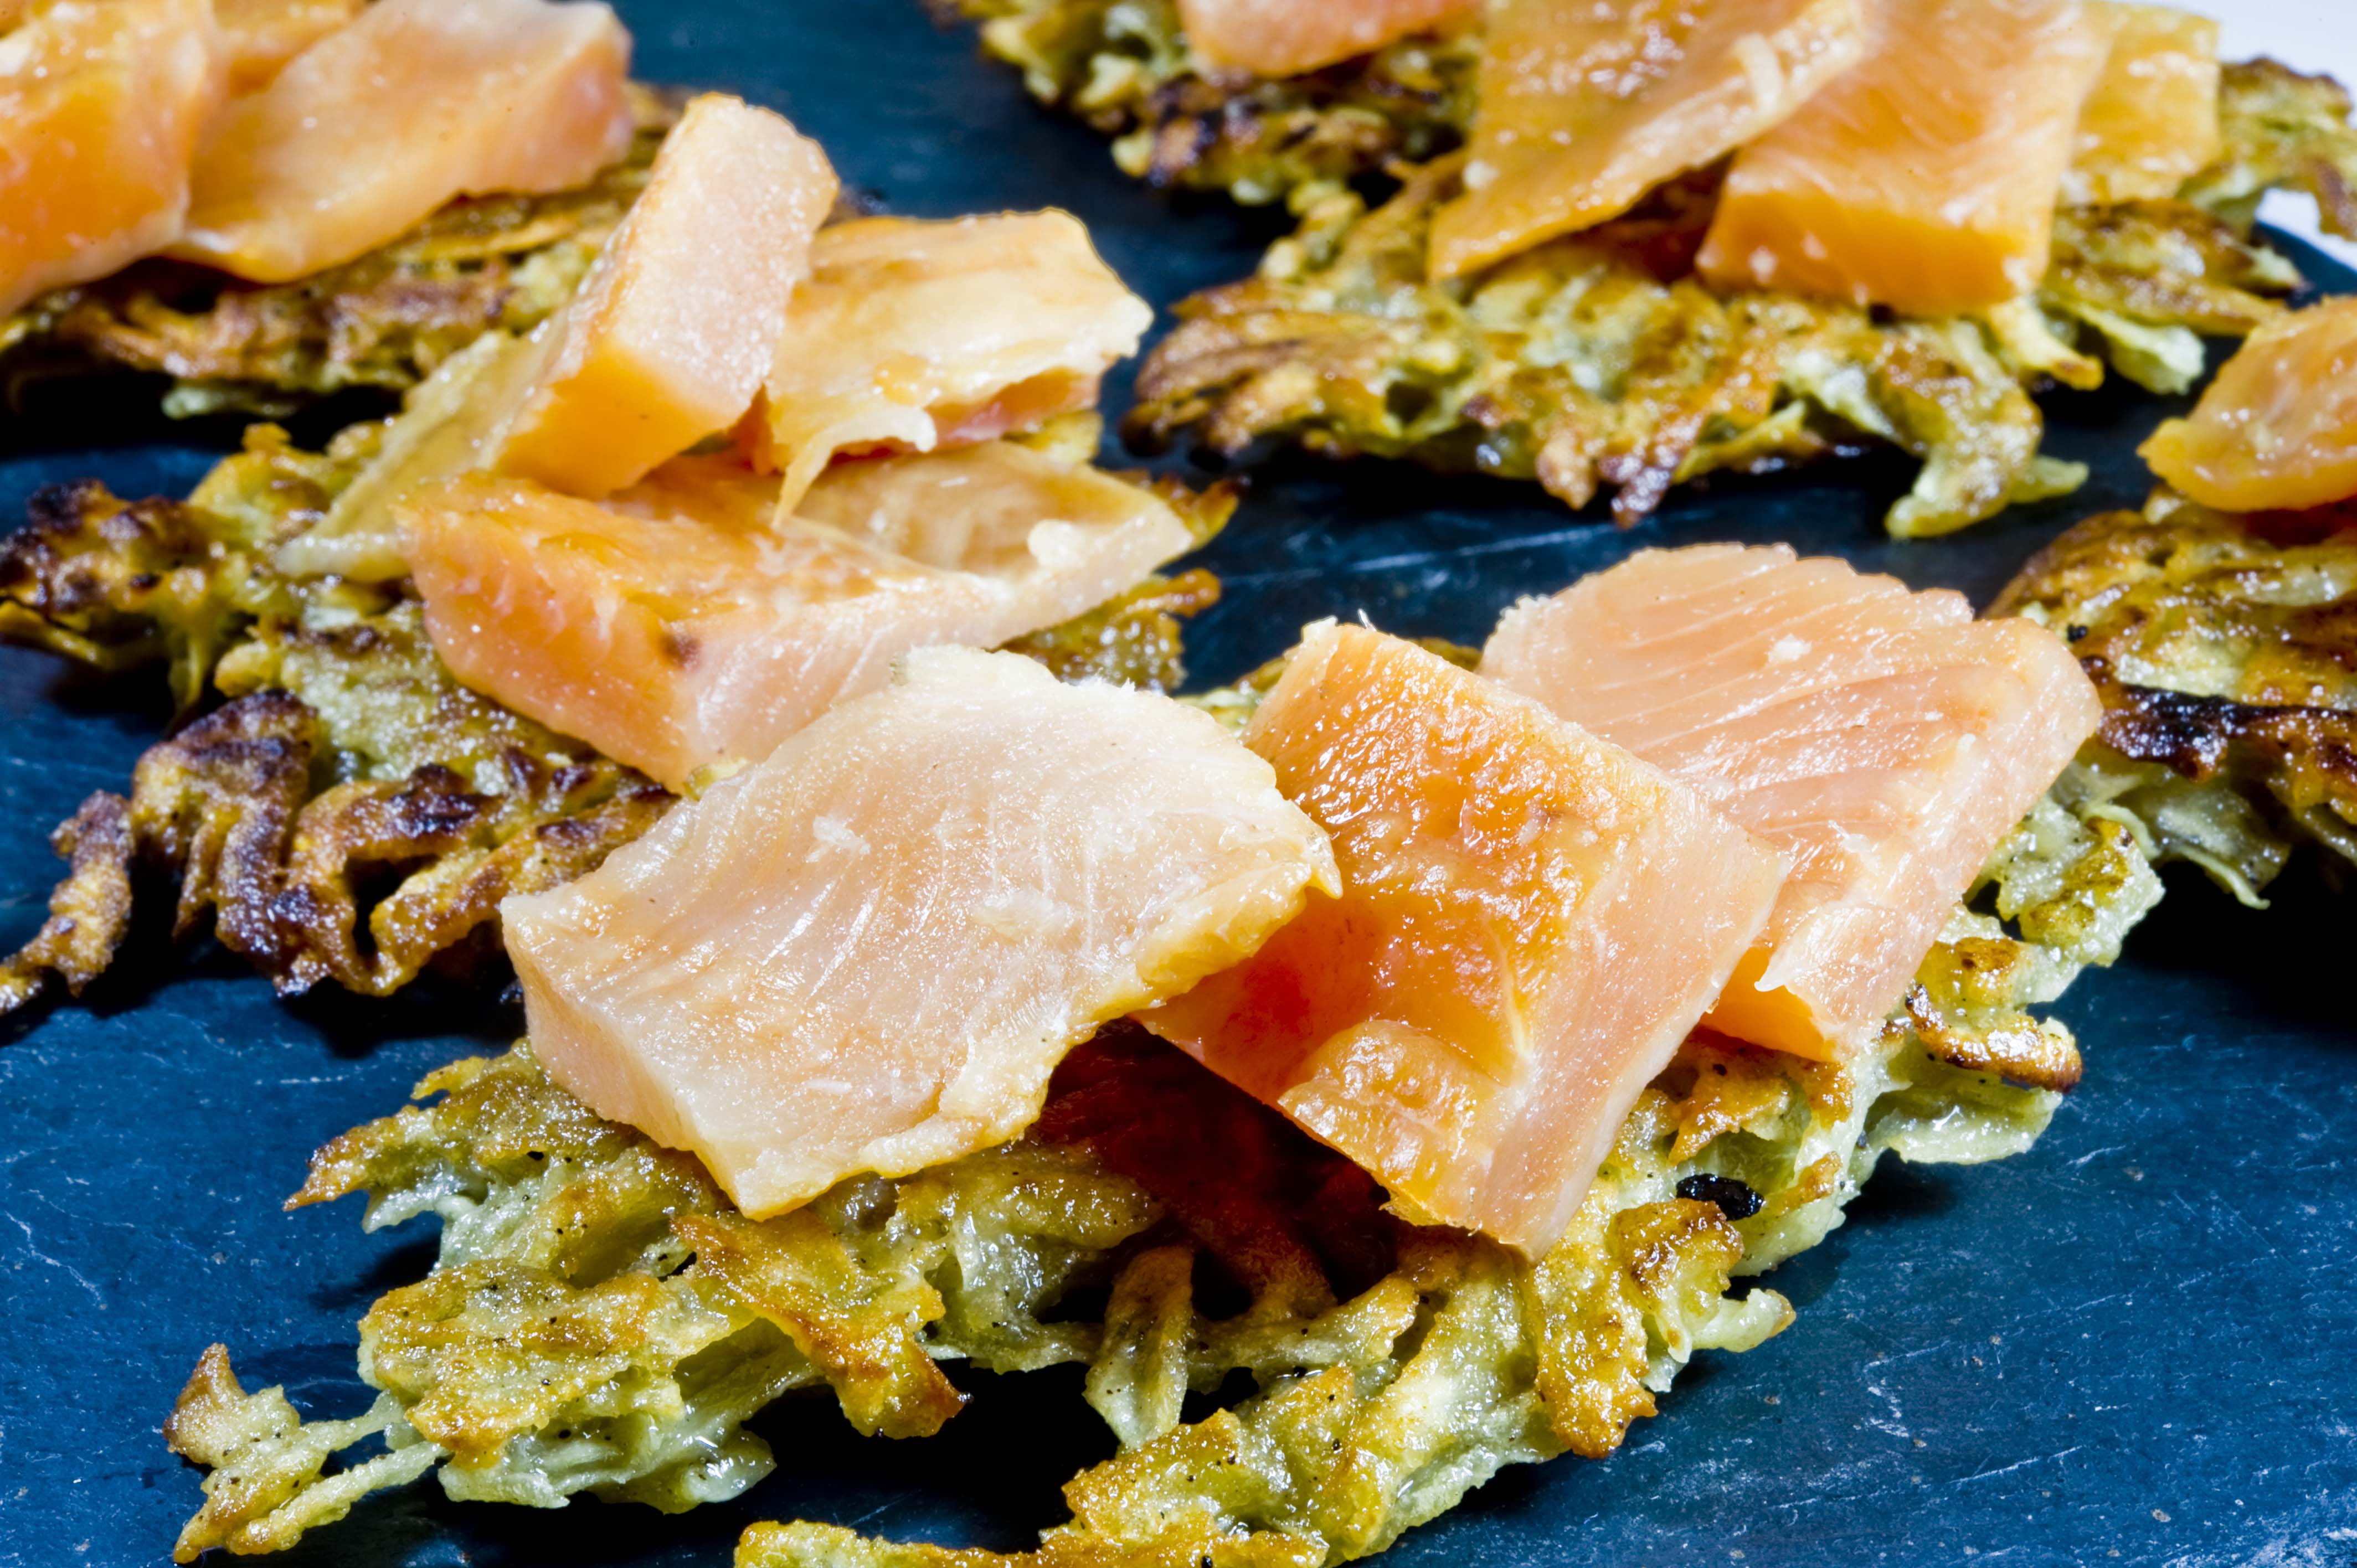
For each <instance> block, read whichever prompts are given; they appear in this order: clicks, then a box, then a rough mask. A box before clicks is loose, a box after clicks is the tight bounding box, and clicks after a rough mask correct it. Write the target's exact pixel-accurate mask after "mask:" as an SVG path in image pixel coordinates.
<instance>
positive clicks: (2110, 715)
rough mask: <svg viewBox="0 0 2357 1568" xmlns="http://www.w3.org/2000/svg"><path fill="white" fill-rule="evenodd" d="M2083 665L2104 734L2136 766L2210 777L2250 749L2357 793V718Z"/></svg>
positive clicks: (2099, 664)
mask: <svg viewBox="0 0 2357 1568" xmlns="http://www.w3.org/2000/svg"><path fill="white" fill-rule="evenodd" d="M2081 662H2082V663H2083V665H2085V666H2086V668H2087V673H2088V675H2089V677H2090V678H2091V679H2093V681H2094V682H2095V683H2096V686H2097V687H2098V689H2099V690H2101V691H2102V692H2103V693H2104V697H2105V699H2106V700H2105V703H2104V718H2103V724H2102V726H2101V728H2100V729H2099V730H2098V731H2097V734H2098V736H2100V737H2101V738H2102V740H2103V742H2104V745H2106V746H2110V747H2111V748H2112V749H2113V750H2114V751H2116V752H2118V753H2119V754H2120V755H2121V756H2122V757H2127V758H2128V759H2129V760H2131V761H2134V762H2156V763H2159V764H2161V765H2162V766H2164V767H2166V768H2170V769H2171V770H2172V771H2174V772H2177V773H2179V774H2181V775H2183V776H2184V777H2185V778H2188V779H2210V778H2212V777H2214V776H2216V774H2217V773H2218V772H2219V771H2220V769H2221V768H2222V767H2223V766H2224V765H2225V762H2226V759H2227V756H2228V753H2229V752H2230V751H2231V750H2232V749H2233V747H2234V746H2248V747H2250V748H2251V749H2252V751H2253V752H2254V753H2255V755H2256V756H2258V757H2264V758H2265V759H2266V760H2267V761H2269V762H2271V763H2276V764H2279V765H2286V766H2298V767H2309V768H2317V769H2319V770H2321V771H2322V772H2323V773H2324V774H2326V775H2327V776H2329V777H2330V778H2332V779H2338V780H2340V781H2341V782H2342V783H2343V784H2345V785H2347V786H2349V787H2351V788H2357V713H2352V712H2350V711H2348V710H2345V709H2341V708H2325V707H2309V706H2306V705H2304V704H2288V703H2287V704H2284V705H2281V706H2260V705H2255V704H2252V703H2237V702H2233V701H2232V700H2230V699H2228V698H2225V697H2200V696H2191V695H2189V694H2187V693H2183V692H2170V691H2164V690H2162V689H2160V688H2158V687H2154V686H2136V685H2130V684H2127V683H2126V682H2119V681H2115V680H2113V679H2112V678H2111V671H2110V669H2109V667H2108V663H2107V661H2106V660H2102V659H2086V660H2081Z"/></svg>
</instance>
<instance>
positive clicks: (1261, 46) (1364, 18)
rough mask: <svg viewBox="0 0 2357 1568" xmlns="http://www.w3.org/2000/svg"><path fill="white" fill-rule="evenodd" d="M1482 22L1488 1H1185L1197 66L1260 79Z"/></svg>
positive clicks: (1182, 22)
mask: <svg viewBox="0 0 2357 1568" xmlns="http://www.w3.org/2000/svg"><path fill="white" fill-rule="evenodd" d="M1480 20H1481V0H1179V26H1180V27H1181V28H1183V29H1184V30H1185V32H1186V35H1187V45H1188V47H1189V48H1190V49H1192V50H1193V51H1194V53H1195V56H1196V58H1197V59H1200V60H1202V61H1203V62H1204V64H1206V65H1207V66H1209V67H1211V69H1212V70H1215V71H1218V70H1229V71H1247V72H1250V73H1251V74H1253V75H1254V76H1297V75H1299V74H1301V73H1302V72H1303V71H1309V70H1318V68H1319V67H1321V66H1329V65H1335V64H1339V63H1340V62H1341V61H1343V60H1346V59H1351V57H1352V56H1353V55H1362V54H1367V53H1370V52H1371V51H1372V50H1375V49H1379V48H1383V46H1384V45H1386V44H1392V43H1397V42H1398V41H1399V40H1400V39H1402V38H1408V37H1411V36H1412V35H1414V34H1416V33H1425V32H1435V33H1439V32H1452V31H1455V30H1457V29H1458V28H1461V27H1472V26H1475V25H1477V24H1478V23H1480Z"/></svg>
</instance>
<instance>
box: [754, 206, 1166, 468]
mask: <svg viewBox="0 0 2357 1568" xmlns="http://www.w3.org/2000/svg"><path fill="white" fill-rule="evenodd" d="M1153 320H1154V312H1153V311H1152V310H1151V309H1150V308H1149V307H1148V306H1146V302H1145V301H1144V300H1142V299H1139V298H1138V297H1137V296H1136V295H1134V294H1132V293H1130V292H1129V290H1128V289H1127V288H1125V286H1123V285H1122V281H1121V279H1120V278H1118V277H1116V276H1115V275H1114V272H1113V270H1112V269H1111V268H1110V267H1108V266H1106V265H1105V263H1103V260H1101V259H1100V258H1099V257H1098V255H1097V253H1096V249H1095V247H1094V246H1092V245H1091V244H1090V243H1089V234H1088V231H1087V230H1086V229H1085V228H1083V227H1082V224H1081V222H1080V220H1078V219H1076V218H1073V217H1072V216H1071V214H1069V213H1064V212H1030V213H1004V214H999V215H996V216H992V217H981V218H961V219H954V220H948V221H926V220H915V219H906V218H870V219H865V220H859V221H856V222H850V223H838V224H835V225H833V226H832V227H829V228H827V229H823V230H822V231H820V232H819V236H818V239H817V241H816V242H815V243H814V244H813V247H812V252H811V275H810V278H809V280H808V281H807V282H805V283H804V284H803V285H802V287H801V288H799V289H797V290H796V291H795V293H794V297H793V300H792V303H791V306H789V307H788V310H787V315H786V328H785V331H784V332H783V333H782V334H781V335H780V337H779V339H778V343H777V352H776V358H775V360H774V362H773V364H772V367H771V370H770V377H769V381H768V385H767V391H766V393H765V399H764V401H765V403H766V409H765V410H764V411H760V412H759V413H758V414H757V418H756V420H755V422H754V423H755V424H756V425H757V428H756V429H755V430H754V431H752V432H751V435H752V446H753V448H754V455H755V456H756V459H757V460H758V461H759V462H760V463H761V464H762V466H763V467H770V468H774V469H777V470H780V471H781V472H782V473H784V475H785V477H786V478H785V484H784V487H783V489H782V490H781V495H782V497H783V499H784V502H785V504H787V505H789V506H791V504H792V503H793V502H794V500H795V499H798V498H799V497H800V496H801V495H802V492H803V491H804V490H806V489H809V488H810V485H811V482H812V481H813V480H814V479H815V478H817V477H818V475H819V473H820V471H821V470H822V469H823V468H824V467H826V465H827V463H828V462H829V461H830V460H831V459H832V458H833V457H834V456H835V455H836V454H837V453H845V452H871V451H877V450H887V449H888V450H903V451H913V452H924V451H931V450H932V449H933V448H934V447H936V446H952V445H955V444H958V443H961V442H974V441H987V440H990V439H992V438H993V437H995V436H998V435H1006V434H1007V433H1008V432H1010V431H1015V430H1021V429H1026V428H1028V427H1030V426H1032V425H1035V424H1039V423H1040V422H1042V421H1044V420H1046V419H1048V418H1049V417H1050V416H1052V415H1054V414H1058V413H1067V412H1070V411H1071V410H1074V409H1082V408H1090V407H1093V406H1094V405H1095V403H1096V398H1097V383H1098V381H1099V380H1100V378H1102V377H1103V374H1104V372H1105V371H1106V370H1107V369H1109V368H1110V367H1111V366H1113V365H1114V363H1116V362H1117V361H1119V360H1124V359H1126V358H1127V357H1129V356H1130V355H1132V354H1135V352H1137V345H1138V340H1139V338H1142V337H1143V336H1144V335H1145V332H1146V328H1147V327H1148V326H1150V325H1152V323H1153Z"/></svg>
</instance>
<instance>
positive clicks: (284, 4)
mask: <svg viewBox="0 0 2357 1568" xmlns="http://www.w3.org/2000/svg"><path fill="white" fill-rule="evenodd" d="M367 3H368V0H213V16H214V18H215V19H216V20H218V21H219V22H220V23H221V53H222V63H223V66H224V68H225V70H227V72H228V77H229V90H230V91H231V92H232V93H238V94H244V93H248V92H255V91H260V90H261V89H263V88H265V87H267V86H269V85H270V83H271V82H272V81H273V80H274V79H275V78H276V77H277V75H278V73H279V72H280V71H282V70H285V69H286V63H287V62H288V61H289V60H291V59H294V58H295V57H296V55H299V54H301V53H302V52H303V51H304V50H305V49H307V48H310V47H311V46H312V45H313V44H316V43H317V42H318V41H319V40H320V39H321V38H326V37H327V36H328V34H329V33H332V32H334V31H335V30H336V29H337V28H339V27H342V26H343V25H344V24H345V23H347V22H349V21H350V20H351V19H352V18H353V17H355V16H359V15H360V14H361V8H362V7H363V6H364V5H367Z"/></svg>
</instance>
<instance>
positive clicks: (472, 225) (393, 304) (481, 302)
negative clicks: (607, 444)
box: [0, 88, 679, 414]
mask: <svg viewBox="0 0 2357 1568" xmlns="http://www.w3.org/2000/svg"><path fill="white" fill-rule="evenodd" d="M632 104H633V107H634V108H635V110H636V111H637V115H638V122H639V134H638V137H637V139H636V140H635V141H634V142H633V143H632V145H631V149H630V155H629V156H627V157H625V158H624V159H623V160H622V162H620V163H619V164H616V165H615V166H612V167H611V168H608V169H607V170H606V171H604V172H603V173H601V174H600V175H598V176H597V178H596V179H594V180H592V181H591V182H590V183H589V184H588V185H587V186H585V187H583V188H580V189H577V190H567V191H559V192H555V193H554V194H552V195H546V196H492V197H478V198H470V199H462V200H459V201H456V202H453V203H451V204H450V205H449V206H448V207H446V208H444V209H442V210H441V211H439V212H437V213H436V214H434V216H432V217H431V218H428V219H426V220H425V221H424V222H423V223H421V224H419V225H418V226H417V227H416V228H415V229H413V230H411V231H409V232H408V233H407V234H404V235H403V236H402V237H401V238H400V239H398V240H396V241H394V242H393V243H391V244H389V245H386V246H383V247H382V248H381V249H378V250H375V251H372V252H369V253H368V254H367V255H365V256H362V257H361V258H360V259H359V260H357V261H353V262H349V263H345V264H344V265H342V266H339V267H330V268H328V270H327V271H325V272H322V273H318V274H315V275H313V276H311V277H307V278H304V279H301V280H298V281H297V282H295V283H290V284H277V285H249V284H242V283H238V282H236V281H234V280H231V279H229V278H226V277H224V276H223V275H222V274H219V273H215V272H212V271H210V270H209V269H206V268H203V267H198V266H191V265H186V264H183V263H172V262H148V263H141V264H139V265H137V266H134V267H131V268H129V269H127V270H125V271H124V272H122V273H118V274H115V275H114V276H113V277H109V278H105V279H102V281H100V282H97V283H93V284H84V285H79V286H76V287H72V288H65V289H59V290H58V291H57V292H56V293H54V294H50V295H44V296H43V297H42V298H40V299H38V300H35V301H34V302H33V303H32V304H30V305H28V306H26V307H25V308H24V309H23V310H22V311H21V312H19V313H18V314H17V315H16V316H15V317H7V318H0V353H5V354H7V355H8V358H7V360H5V361H0V377H5V378H6V379H7V380H9V381H21V380H23V379H25V378H27V377H35V376H38V375H40V374H42V373H45V372H48V371H56V370H59V369H73V368H79V365H80V363H87V362H90V361H96V362H99V363H104V364H112V365H119V366H123V367H126V368H128V369H132V370H138V371H160V372H162V373H163V374H165V375H167V376H170V377H172V378H173V380H174V382H175V385H174V387H173V389H172V391H171V392H170V393H169V394H167V400H166V404H165V406H166V408H167V411H168V412H170V413H175V414H198V413H213V412H216V411H219V410H223V409H229V410H239V411H245V412H253V413H284V412H286V411H288V410H290V409H292V408H293V407H295V406H297V405H298V404H299V403H301V402H303V401H306V400H307V399H309V398H312V397H317V396H322V395H325V394H326V393H328V392H340V391H342V390H344V389H345V388H348V387H356V386H360V387H381V388H385V389H389V390H393V391H399V390H401V389H403V388H405V387H408V386H411V385H414V383H415V382H417V381H421V380H423V379H424V378H425V376H427V375H428V374H430V373H431V372H432V371H433V370H434V367H435V366H436V365H438V364H440V363H441V362H442V361H443V360H445V359H447V358H448V357H449V356H450V355H452V354H454V353H456V352H457V351H458V350H459V349H463V348H465V347H466V346H467V345H468V344H469V343H471V342H473V341H474V340H475V339H476V338H479V337H480V336H482V334H483V333H485V332H487V331H489V330H490V329H491V328H506V329H507V330H509V331H511V332H518V333H522V332H528V331H530V330H531V329H532V328H534V327H536V326H538V325H539V324H540V323H541V322H542V321H543V320H544V319H546V318H547V317H548V316H549V315H550V314H551V313H553V312H554V310H555V309H556V307H557V306H560V305H563V304H564V303H565V300H567V299H569V298H571V297H572V295H573V290H574V287H575V285H577V284H578V283H579V282H580V281H581V277H582V274H584V273H586V272H587V271H588V268H589V263H590V261H591V260H592V259H593V258H594V257H595V256H596V255H597V248H598V247H599V246H600V245H602V244H604V243H605V242H606V239H607V236H608V235H609V234H611V233H612V232H613V231H614V227H615V225H616V224H618V223H619V222H620V221H621V219H622V214H623V213H624V212H626V211H627V210H629V209H630V203H631V201H632V200H634V199H636V198H637V196H638V193H639V191H640V189H642V188H644V187H645V185H646V179H647V171H648V169H649V168H650V167H651V166H652V164H653V162H654V156H655V152H656V149H657V148H659V147H660V146H661V145H662V139H663V136H664V134H666V133H667V132H668V131H669V130H670V128H671V126H672V125H673V124H674V123H675V122H676V120H677V118H678V113H679V102H678V100H677V99H676V98H675V97H673V95H669V94H665V93H661V92H657V91H651V90H650V89H646V88H637V89H634V91H633V94H632Z"/></svg>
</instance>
